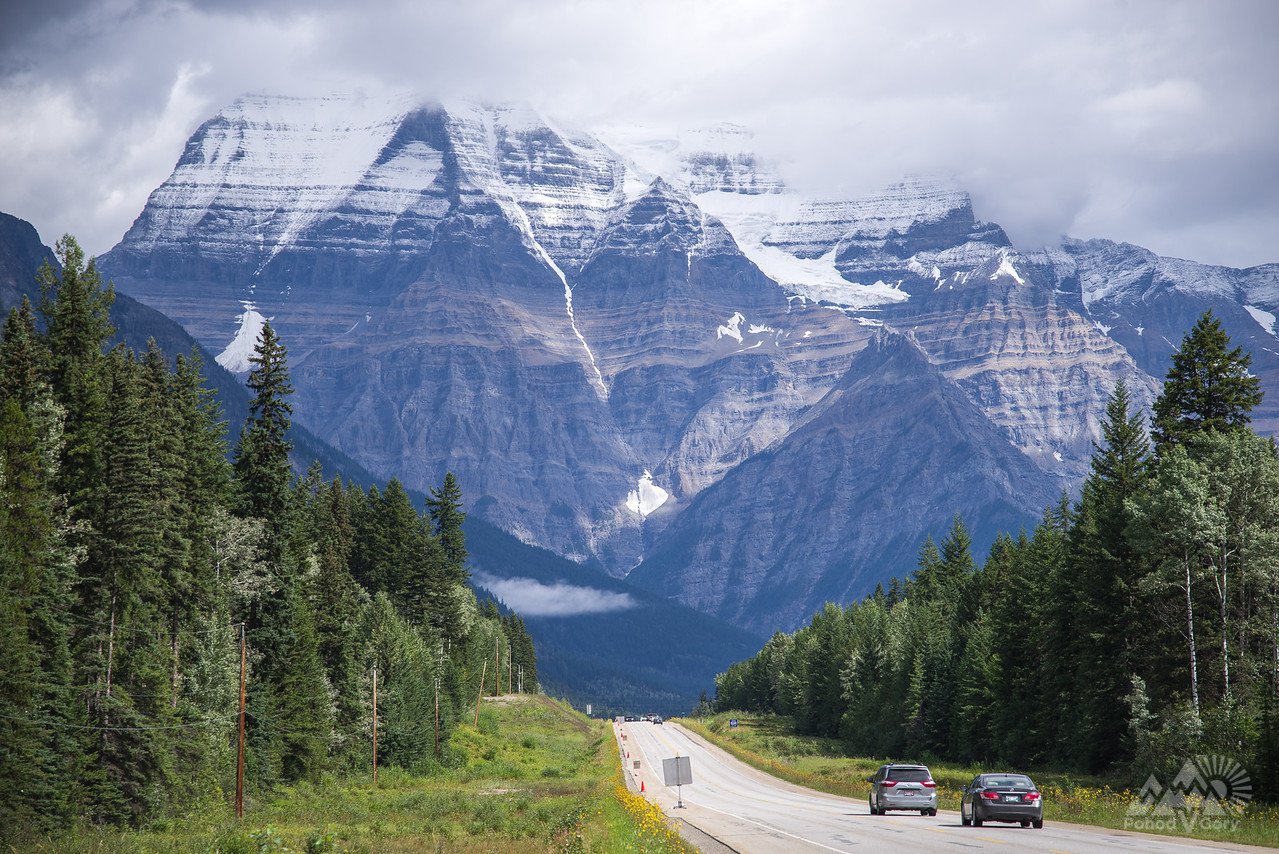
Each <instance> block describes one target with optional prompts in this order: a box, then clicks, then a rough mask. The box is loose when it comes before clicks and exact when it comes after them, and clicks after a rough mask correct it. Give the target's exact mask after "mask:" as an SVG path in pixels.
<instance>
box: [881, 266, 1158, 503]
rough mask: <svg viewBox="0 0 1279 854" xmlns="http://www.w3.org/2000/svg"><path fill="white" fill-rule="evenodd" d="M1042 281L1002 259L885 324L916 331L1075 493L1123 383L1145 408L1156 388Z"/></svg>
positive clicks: (895, 311)
mask: <svg viewBox="0 0 1279 854" xmlns="http://www.w3.org/2000/svg"><path fill="white" fill-rule="evenodd" d="M1044 276H1045V274H1044V273H1043V271H1041V270H1039V269H1038V268H1036V267H1035V266H1034V265H1033V264H1031V263H1028V262H1027V261H1026V259H1024V258H1022V257H1021V256H1019V255H1018V254H1016V253H1015V252H1012V251H1011V250H1000V251H999V252H998V253H996V254H995V255H994V256H992V257H991V258H989V259H987V260H986V261H985V262H984V263H982V264H981V265H979V266H978V267H976V268H975V269H973V270H972V271H971V272H970V273H956V274H952V275H950V276H948V277H946V278H944V279H942V280H940V281H939V282H938V283H937V286H936V287H935V288H932V289H930V290H925V291H922V292H920V293H918V294H916V295H915V296H914V297H913V298H912V299H911V300H910V301H909V302H907V303H902V304H899V305H895V306H892V307H890V308H888V309H886V310H885V312H884V313H883V317H884V319H885V322H888V323H891V324H895V325H897V326H899V327H900V328H904V329H909V330H911V333H912V334H913V336H914V337H915V340H916V341H917V342H918V343H919V345H920V346H921V347H922V348H923V349H924V350H925V351H926V352H927V353H928V355H929V358H930V359H931V361H932V362H933V364H935V365H937V366H939V367H940V368H941V369H942V370H943V371H944V372H945V374H946V376H947V377H948V378H950V379H951V380H953V381H954V382H955V383H957V384H958V385H959V386H960V388H962V389H963V390H964V391H965V392H967V394H968V395H969V397H970V398H972V400H973V401H974V402H975V403H976V404H977V405H978V406H980V407H981V409H982V411H983V412H984V413H985V414H986V417H987V418H989V419H990V420H991V422H992V423H994V424H995V425H996V426H997V427H999V428H1000V429H1001V430H1002V431H1003V432H1004V435H1005V436H1006V437H1007V438H1008V439H1009V441H1011V442H1012V444H1013V445H1015V446H1016V447H1017V448H1019V449H1020V450H1021V451H1022V452H1023V453H1025V454H1026V455H1028V456H1029V457H1030V458H1031V459H1033V460H1034V461H1035V462H1036V463H1037V464H1038V465H1039V466H1040V467H1041V468H1042V469H1044V471H1046V472H1048V473H1051V474H1053V475H1054V476H1056V477H1057V478H1058V479H1059V483H1060V485H1061V487H1062V488H1063V489H1067V490H1070V489H1073V487H1074V485H1075V484H1077V483H1079V482H1080V481H1081V480H1082V479H1083V477H1084V476H1085V475H1086V474H1087V471H1088V465H1089V459H1090V457H1091V455H1092V449H1093V442H1094V441H1095V440H1096V438H1097V437H1098V436H1099V435H1100V431H1101V423H1100V418H1101V415H1102V413H1103V412H1104V410H1105V406H1106V400H1107V398H1108V397H1109V396H1110V394H1111V392H1112V391H1113V390H1114V387H1115V383H1116V382H1117V381H1118V380H1120V379H1122V380H1123V381H1124V382H1125V383H1126V384H1127V385H1128V387H1129V389H1130V390H1131V391H1132V395H1133V399H1134V400H1135V401H1136V402H1137V403H1138V405H1142V406H1148V405H1149V404H1150V403H1151V402H1152V401H1153V399H1154V397H1155V395H1156V394H1157V393H1158V384H1157V383H1156V382H1155V381H1154V380H1153V379H1152V378H1151V377H1150V376H1149V375H1148V374H1146V373H1144V372H1143V371H1141V370H1140V369H1139V368H1138V367H1137V365H1136V364H1135V363H1134V361H1133V359H1132V358H1131V356H1130V355H1129V354H1128V353H1127V352H1126V351H1125V350H1124V348H1123V347H1122V346H1120V345H1119V344H1118V343H1116V342H1115V341H1114V340H1112V339H1110V338H1109V337H1107V336H1106V335H1105V334H1103V333H1102V331H1101V330H1100V329H1098V328H1097V327H1096V325H1095V324H1094V323H1093V322H1092V321H1091V320H1089V319H1087V318H1086V317H1084V316H1083V315H1081V314H1080V313H1079V311H1077V310H1075V308H1073V307H1072V306H1074V305H1076V304H1077V302H1078V301H1077V300H1074V299H1072V298H1071V296H1070V295H1069V294H1063V293H1060V292H1059V291H1058V289H1057V288H1055V287H1054V284H1055V283H1054V282H1053V281H1052V280H1047V281H1045V278H1044Z"/></svg>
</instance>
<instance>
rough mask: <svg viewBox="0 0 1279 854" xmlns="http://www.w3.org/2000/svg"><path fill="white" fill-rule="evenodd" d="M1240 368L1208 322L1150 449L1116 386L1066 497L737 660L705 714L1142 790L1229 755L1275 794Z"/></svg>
mask: <svg viewBox="0 0 1279 854" xmlns="http://www.w3.org/2000/svg"><path fill="white" fill-rule="evenodd" d="M1247 364H1248V360H1247V358H1246V357H1245V356H1243V355H1242V353H1241V351H1240V350H1239V349H1238V348H1235V349H1233V350H1232V349H1230V347H1229V341H1228V340H1227V339H1226V338H1225V336H1224V333H1221V331H1220V326H1219V324H1217V322H1216V321H1215V320H1213V319H1212V317H1211V316H1210V315H1205V317H1204V318H1202V319H1201V320H1200V322H1199V323H1198V324H1197V325H1196V327H1195V329H1194V330H1192V332H1191V333H1190V335H1188V336H1187V339H1186V342H1185V344H1184V345H1183V348H1182V352H1181V354H1179V357H1178V359H1176V360H1174V366H1173V369H1172V371H1171V372H1170V374H1169V380H1168V385H1167V386H1166V387H1165V394H1164V397H1163V398H1162V399H1161V401H1162V402H1161V404H1160V405H1159V406H1157V408H1156V419H1157V421H1158V420H1159V419H1161V418H1162V419H1163V420H1162V421H1161V422H1160V424H1161V426H1160V427H1159V428H1158V430H1159V431H1160V432H1159V433H1158V435H1159V437H1160V438H1161V441H1162V445H1161V447H1160V449H1159V452H1158V455H1157V456H1156V455H1152V453H1151V448H1150V442H1149V440H1148V438H1147V436H1146V433H1145V429H1144V418H1143V415H1142V413H1141V412H1139V411H1136V410H1135V407H1134V406H1133V401H1132V398H1131V395H1130V394H1129V392H1128V389H1127V388H1126V387H1125V386H1124V385H1123V384H1122V383H1120V384H1119V385H1117V387H1116V388H1115V391H1114V394H1113V395H1112V396H1111V398H1110V400H1109V402H1108V404H1107V407H1106V412H1105V417H1104V419H1103V421H1102V430H1101V433H1102V436H1101V441H1100V442H1099V443H1098V444H1097V445H1096V447H1095V450H1094V455H1093V460H1092V467H1091V471H1090V473H1089V475H1088V478H1087V479H1086V481H1085V482H1084V484H1083V488H1082V491H1081V495H1080V497H1079V500H1078V501H1077V502H1075V503H1074V504H1072V503H1071V502H1070V501H1069V500H1067V499H1066V498H1065V497H1063V499H1062V501H1061V503H1060V504H1059V505H1058V506H1056V507H1050V508H1048V509H1046V510H1045V512H1044V515H1043V517H1042V520H1041V521H1040V523H1039V525H1038V526H1037V527H1036V528H1035V530H1034V531H1033V532H1030V533H1026V532H1022V533H1021V534H1019V535H1018V536H1017V537H1015V538H1014V537H1012V536H1009V535H1001V536H1000V537H998V538H997V539H996V541H995V543H994V544H993V546H992V548H991V551H990V554H989V555H988V556H987V558H986V560H985V562H984V564H983V565H982V566H981V567H980V568H977V567H976V566H975V565H974V562H973V561H972V558H971V555H970V554H969V549H970V544H969V539H968V536H967V533H966V531H965V529H964V526H963V523H962V520H959V519H956V520H955V523H954V525H952V527H951V530H950V532H949V533H948V534H947V537H946V539H945V540H944V541H943V542H942V544H941V546H940V548H939V547H938V546H937V545H935V544H934V543H933V541H932V540H931V539H927V540H926V541H925V542H924V544H923V546H922V548H921V550H920V556H919V563H918V567H917V569H916V571H915V573H914V575H913V576H912V577H911V579H910V580H909V581H908V582H906V583H905V584H901V583H900V582H898V581H896V580H894V583H893V585H892V586H891V587H890V589H889V591H887V592H886V591H884V590H883V588H882V587H881V588H878V589H877V590H876V591H875V593H873V594H872V595H870V596H868V597H867V598H866V599H864V600H863V601H861V602H859V603H854V604H853V605H850V606H848V607H846V608H840V607H837V606H835V605H827V606H826V607H825V608H824V609H823V610H822V611H820V612H819V613H817V614H816V615H814V617H813V618H812V621H811V622H810V624H809V625H807V626H805V627H803V628H801V629H800V630H799V631H797V632H795V633H794V634H793V635H789V636H787V635H778V636H776V637H774V638H773V639H771V640H770V641H769V642H768V643H767V644H766V645H765V647H764V648H763V649H762V650H761V651H760V652H759V653H758V654H757V655H756V656H755V657H753V658H751V659H749V660H747V661H743V662H738V663H736V664H734V665H732V666H731V667H729V668H728V669H727V670H726V671H725V672H724V673H722V674H721V675H720V676H719V677H718V678H717V679H716V703H715V705H716V708H717V709H720V710H725V709H744V710H750V711H757V712H763V713H773V714H779V715H789V716H791V718H792V720H793V722H794V728H795V730H796V731H797V732H799V733H801V734H811V735H815V736H821V737H828V738H829V737H838V738H839V739H840V740H841V743H842V745H843V748H844V749H845V750H846V751H847V752H849V753H856V754H862V755H878V756H889V757H901V758H911V757H913V758H928V757H933V758H953V759H957V760H960V761H964V762H973V761H980V762H987V763H992V764H993V763H999V764H1008V765H1011V766H1013V767H1022V768H1025V767H1031V766H1052V767H1058V768H1066V769H1074V770H1078V771H1083V772H1088V773H1099V772H1106V773H1111V774H1118V775H1121V776H1128V779H1131V780H1132V781H1133V783H1134V785H1140V783H1142V782H1144V781H1145V779H1146V778H1147V776H1148V775H1149V774H1150V773H1157V774H1160V775H1165V778H1166V777H1167V775H1170V774H1172V773H1175V772H1176V770H1177V768H1179V767H1180V764H1181V763H1182V762H1184V761H1185V759H1186V758H1187V757H1189V756H1193V755H1195V754H1196V753H1209V754H1211V753H1220V754H1224V755H1229V756H1234V757H1236V758H1238V759H1239V760H1240V761H1241V762H1247V761H1252V762H1253V763H1255V767H1250V770H1252V771H1255V772H1256V773H1258V774H1259V775H1261V776H1262V777H1265V778H1266V779H1270V778H1271V777H1272V776H1273V773H1272V770H1271V769H1272V767H1273V762H1274V756H1275V755H1276V746H1275V745H1276V744H1277V743H1279V741H1276V738H1277V736H1276V732H1279V724H1276V722H1275V721H1276V717H1277V716H1276V712H1275V706H1276V686H1277V685H1279V455H1277V453H1276V448H1275V444H1274V442H1273V441H1272V440H1270V439H1264V438H1261V437H1259V436H1257V435H1256V434H1254V433H1252V432H1251V431H1250V430H1248V429H1247V427H1246V424H1247V413H1248V410H1249V409H1251V407H1252V406H1254V405H1255V404H1256V403H1257V402H1258V401H1259V397H1258V396H1257V395H1256V394H1254V393H1253V392H1254V391H1255V388H1256V386H1255V383H1254V382H1251V381H1248V378H1247V377H1246V376H1245V374H1246V368H1247ZM1170 413H1172V414H1173V415H1175V418H1171V416H1170V415H1169V414H1170ZM1170 418H1171V420H1170ZM832 674H838V677H839V680H840V683H841V685H842V692H841V693H840V695H839V696H838V697H836V698H835V700H834V702H833V703H832V695H831V691H830V679H831V675H832ZM836 722H837V725H836ZM1259 794H1260V795H1261V797H1273V796H1274V793H1273V789H1271V790H1269V791H1268V792H1265V793H1262V792H1260V791H1259Z"/></svg>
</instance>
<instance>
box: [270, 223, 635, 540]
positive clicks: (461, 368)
mask: <svg viewBox="0 0 1279 854" xmlns="http://www.w3.org/2000/svg"><path fill="white" fill-rule="evenodd" d="M495 207H496V206H495ZM523 238H524V235H523V234H521V233H520V232H519V231H518V230H517V229H516V228H515V227H514V226H512V225H511V224H510V223H509V222H507V221H506V220H505V219H503V218H502V217H500V216H497V215H492V216H490V217H488V218H487V221H486V224H485V225H483V226H480V225H479V224H478V222H477V218H476V216H474V215H471V214H464V213H458V214H457V215H455V216H453V217H450V218H449V219H447V220H445V221H444V222H442V223H441V224H440V226H439V227H438V229H437V236H436V240H435V242H434V244H433V245H432V247H431V250H430V251H429V252H428V253H427V254H426V257H425V258H424V264H425V271H424V273H423V275H422V276H421V278H419V279H418V280H417V281H416V282H414V283H413V284H412V285H411V286H409V287H408V288H406V289H405V290H404V291H403V292H402V293H401V294H400V295H399V296H397V297H396V299H395V300H394V301H393V302H392V304H391V305H390V306H389V307H388V310H387V311H386V312H385V314H384V316H383V317H381V318H379V319H378V320H377V321H375V322H374V323H371V324H369V325H368V326H367V327H364V328H361V329H359V330H357V332H356V333H354V334H353V335H351V336H348V337H346V338H344V339H342V340H340V341H336V342H333V343H331V344H328V345H325V346H323V347H320V348H317V349H316V350H315V351H313V352H312V353H311V354H309V355H308V356H307V357H306V358H304V359H302V360H301V361H300V362H299V363H297V365H296V367H295V370H294V375H295V381H296V385H297V389H298V395H297V396H298V409H299V411H300V412H306V413H317V414H319V418H316V417H315V416H314V415H313V416H312V420H314V421H318V422H320V424H321V425H322V426H321V427H320V429H321V430H322V431H323V432H322V435H324V436H325V438H327V439H329V440H330V441H332V442H333V443H334V444H336V445H338V446H339V447H343V448H351V449H353V451H355V452H357V453H358V454H359V455H360V459H362V460H364V461H367V463H368V464H369V465H370V466H371V467H372V468H374V469H375V470H377V471H386V472H396V473H398V474H399V476H400V477H401V478H403V479H404V480H405V482H406V483H410V484H413V485H415V486H417V485H427V484H432V483H438V482H439V481H440V480H441V479H442V478H443V476H444V473H445V472H446V471H449V470H451V471H453V472H454V473H455V474H457V476H458V478H459V480H460V481H461V482H462V483H464V484H466V489H467V493H468V495H469V496H470V498H471V500H472V501H474V502H475V504H474V505H473V508H474V510H475V511H476V512H478V513H480V514H481V515H483V516H485V517H486V518H488V519H490V520H492V521H494V522H496V523H497V524H499V525H501V526H502V527H504V528H506V529H507V530H510V531H513V532H515V533H516V534H517V535H519V536H520V537H521V538H523V539H525V540H526V541H529V542H535V543H545V544H552V545H554V546H555V547H556V550H557V551H559V552H560V553H561V554H565V555H568V556H570V557H572V558H574V559H577V560H588V559H594V558H600V559H603V560H605V561H606V563H607V564H608V565H610V566H619V565H620V566H629V565H632V564H633V563H634V562H635V560H636V559H637V557H638V554H639V545H638V540H637V532H636V531H635V530H634V529H625V528H624V529H622V530H620V531H619V530H614V527H615V526H614V518H615V516H616V515H617V514H616V513H615V507H614V505H617V504H620V503H621V502H622V500H623V499H624V497H625V495H626V492H627V490H628V489H630V488H633V485H634V477H635V474H634V473H635V472H638V470H639V469H638V462H637V461H636V460H635V459H634V457H633V455H632V453H631V451H630V449H629V448H628V447H627V446H626V445H625V443H624V442H623V441H622V440H621V437H620V436H619V433H618V430H617V428H616V425H615V424H614V423H613V420H612V416H611V414H610V413H609V410H608V407H607V405H606V403H605V402H604V400H603V399H602V397H601V395H600V393H599V392H598V390H597V388H596V387H595V385H594V383H593V382H592V379H593V368H592V366H591V364H590V362H589V360H588V358H587V352H586V350H585V349H584V348H583V347H582V346H581V344H580V343H579V339H578V338H577V336H576V335H575V334H574V332H573V330H572V327H571V323H570V321H569V318H568V315H567V313H566V312H565V307H564V285H563V282H562V281H561V280H560V279H559V278H558V277H557V276H556V275H555V273H554V271H553V270H552V269H551V268H549V267H548V266H547V265H546V264H545V263H543V262H542V261H541V260H540V259H539V258H538V257H536V256H534V255H533V254H531V253H530V252H529V251H528V247H527V245H526V243H525V241H524V239H523Z"/></svg>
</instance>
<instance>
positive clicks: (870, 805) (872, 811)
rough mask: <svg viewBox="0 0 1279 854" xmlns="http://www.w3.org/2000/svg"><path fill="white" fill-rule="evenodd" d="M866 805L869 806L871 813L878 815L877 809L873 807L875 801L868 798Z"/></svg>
mask: <svg viewBox="0 0 1279 854" xmlns="http://www.w3.org/2000/svg"><path fill="white" fill-rule="evenodd" d="M866 806H868V807H870V814H871V815H879V810H877V809H875V802H874V801H872V800H871V799H870V798H867V799H866Z"/></svg>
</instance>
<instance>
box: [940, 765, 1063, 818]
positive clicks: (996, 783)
mask: <svg viewBox="0 0 1279 854" xmlns="http://www.w3.org/2000/svg"><path fill="white" fill-rule="evenodd" d="M959 821H960V823H961V824H963V825H964V826H965V827H967V826H969V825H971V826H973V827H981V825H982V822H986V821H1009V822H1013V821H1015V822H1019V823H1020V824H1021V826H1022V827H1030V826H1031V825H1032V824H1033V825H1034V826H1035V827H1037V828H1039V827H1043V826H1044V798H1043V795H1041V794H1040V793H1039V788H1038V787H1037V786H1035V783H1034V781H1033V780H1031V779H1030V778H1029V777H1027V776H1026V775H1025V774H978V775H977V776H976V777H974V778H973V781H972V782H971V783H969V784H968V786H967V787H966V788H965V789H964V798H963V800H962V801H960V802H959Z"/></svg>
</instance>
